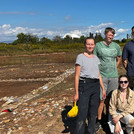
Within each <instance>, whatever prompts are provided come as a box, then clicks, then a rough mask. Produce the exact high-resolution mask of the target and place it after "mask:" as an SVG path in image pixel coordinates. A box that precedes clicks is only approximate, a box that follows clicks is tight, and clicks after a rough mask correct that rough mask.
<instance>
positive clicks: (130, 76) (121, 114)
mask: <svg viewBox="0 0 134 134" xmlns="http://www.w3.org/2000/svg"><path fill="white" fill-rule="evenodd" d="M131 30H132V37H133V39H132V40H131V41H130V42H128V43H127V44H126V45H125V46H124V48H123V51H121V48H120V46H119V45H118V44H117V43H115V42H113V38H114V35H115V30H114V29H113V28H111V27H107V28H106V29H105V31H104V35H105V40H104V41H100V42H98V43H96V44H95V41H94V38H90V37H88V38H86V40H85V42H84V46H85V52H83V53H81V54H79V55H78V56H77V58H76V62H75V95H74V101H75V102H77V103H78V110H79V111H78V118H77V122H76V128H75V131H74V133H75V134H84V133H85V125H86V119H87V121H88V126H87V131H88V133H89V134H94V133H95V126H96V124H99V123H100V122H101V120H102V112H103V107H104V102H105V103H106V113H107V115H108V124H109V128H110V131H111V133H114V134H123V130H122V128H121V123H120V122H123V123H124V124H126V132H127V133H128V134H132V130H133V127H134V117H133V113H134V106H133V104H134V91H133V89H134V26H133V27H132V29H131ZM121 56H122V63H123V66H124V68H125V69H126V72H127V74H126V75H121V76H120V77H119V78H118V70H117V67H118V66H119V64H120V61H121Z"/></svg>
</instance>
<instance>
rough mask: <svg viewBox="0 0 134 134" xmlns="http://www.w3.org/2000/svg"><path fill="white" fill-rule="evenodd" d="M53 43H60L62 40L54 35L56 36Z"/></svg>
mask: <svg viewBox="0 0 134 134" xmlns="http://www.w3.org/2000/svg"><path fill="white" fill-rule="evenodd" d="M53 41H54V42H55V43H61V42H62V38H61V36H58V35H56V36H54V37H53Z"/></svg>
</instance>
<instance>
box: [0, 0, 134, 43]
mask: <svg viewBox="0 0 134 134" xmlns="http://www.w3.org/2000/svg"><path fill="white" fill-rule="evenodd" d="M133 5H134V1H133V0H111V1H108V0H92V1H91V0H1V6H0V42H2V41H13V40H15V39H16V35H17V34H18V33H21V32H23V33H30V34H33V35H37V36H38V37H39V38H41V37H48V38H50V39H52V38H53V37H54V36H56V35H58V36H61V37H64V36H66V35H70V36H72V37H80V36H81V35H84V36H88V35H89V32H92V33H96V32H101V33H102V35H103V32H104V29H105V28H106V27H109V26H110V27H113V28H114V29H115V30H116V35H115V39H122V38H126V34H130V33H131V27H132V26H133V25H134V17H133V16H134V15H133V14H134V10H133Z"/></svg>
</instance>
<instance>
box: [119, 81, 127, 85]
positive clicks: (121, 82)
mask: <svg viewBox="0 0 134 134" xmlns="http://www.w3.org/2000/svg"><path fill="white" fill-rule="evenodd" d="M123 83H125V84H127V83H128V81H120V84H123Z"/></svg>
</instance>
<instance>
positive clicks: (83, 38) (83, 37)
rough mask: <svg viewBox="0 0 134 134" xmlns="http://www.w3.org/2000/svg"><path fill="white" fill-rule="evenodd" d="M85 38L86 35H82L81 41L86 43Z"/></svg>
mask: <svg viewBox="0 0 134 134" xmlns="http://www.w3.org/2000/svg"><path fill="white" fill-rule="evenodd" d="M85 39H86V37H85V36H84V35H82V36H81V37H80V43H84V41H85Z"/></svg>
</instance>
